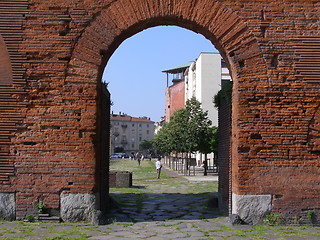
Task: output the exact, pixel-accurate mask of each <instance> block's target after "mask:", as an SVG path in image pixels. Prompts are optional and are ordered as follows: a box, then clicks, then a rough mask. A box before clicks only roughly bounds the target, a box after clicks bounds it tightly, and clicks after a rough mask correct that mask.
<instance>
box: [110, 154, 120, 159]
mask: <svg viewBox="0 0 320 240" xmlns="http://www.w3.org/2000/svg"><path fill="white" fill-rule="evenodd" d="M121 154H122V153H113V154H111V156H110V158H121V156H122V155H121Z"/></svg>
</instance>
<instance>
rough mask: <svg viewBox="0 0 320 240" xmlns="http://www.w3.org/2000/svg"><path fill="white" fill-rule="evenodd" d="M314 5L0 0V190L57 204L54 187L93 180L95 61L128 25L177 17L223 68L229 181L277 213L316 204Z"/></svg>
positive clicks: (85, 189) (317, 43)
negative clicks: (229, 83) (0, 52)
mask: <svg viewBox="0 0 320 240" xmlns="http://www.w3.org/2000/svg"><path fill="white" fill-rule="evenodd" d="M319 8H320V3H319V2H317V1H303V0H299V1H297V0H284V1H278V0H270V1H258V0H257V1H246V0H237V1H234V0H220V1H216V0H210V1H209V0H208V1H205V0H204V1H193V0H183V1H182V0H175V1H172V0H164V1H153V0H135V1H132V0H117V1H114V0H110V1H107V0H106V1H95V0H87V1H77V0H63V1H62V0H57V1H49V0H18V1H4V2H3V1H2V2H0V12H1V13H4V14H2V15H1V20H4V19H7V20H6V21H7V22H6V21H0V34H1V35H2V37H3V39H4V42H5V43H6V45H7V46H8V52H9V55H10V60H11V62H12V69H13V84H12V85H11V86H9V87H6V88H3V87H1V88H0V93H1V94H3V96H5V97H4V98H1V99H0V107H1V108H2V109H4V110H3V111H2V112H1V113H0V116H1V118H0V121H1V124H2V126H5V128H1V131H0V136H1V138H0V139H1V141H0V143H1V145H0V146H1V161H2V162H5V163H6V164H7V165H8V166H11V168H12V167H14V174H15V175H14V176H11V175H12V170H11V171H10V170H9V172H10V174H11V175H8V176H7V177H6V179H5V180H2V178H1V179H0V181H2V182H0V183H1V189H0V192H13V191H14V192H16V196H17V206H18V208H17V216H18V217H23V215H24V214H25V213H26V212H27V211H32V207H31V202H32V201H34V200H35V199H37V198H43V199H44V200H45V201H46V202H47V204H48V206H49V207H52V208H58V207H59V194H60V192H63V191H68V192H69V191H70V192H73V193H92V192H96V191H98V190H97V188H96V185H97V184H96V177H95V176H96V166H97V164H96V161H97V160H96V159H97V158H96V155H95V154H96V148H97V144H98V143H97V139H99V133H98V132H97V122H99V121H97V120H98V119H97V117H98V116H99V115H98V114H97V112H98V111H97V95H98V94H97V81H100V77H101V72H102V68H103V67H104V66H105V64H106V61H107V60H108V59H109V57H110V56H111V55H112V53H113V51H115V49H116V48H117V47H118V46H119V45H120V44H121V42H122V41H123V40H125V39H126V38H128V37H130V36H132V35H133V34H135V33H138V32H139V31H141V30H143V29H146V28H148V27H153V26H157V25H178V26H181V27H185V28H187V29H190V30H193V31H195V32H199V33H201V34H203V35H204V36H205V37H206V38H208V39H209V40H211V41H212V43H214V44H215V46H216V48H217V49H218V50H219V51H220V53H221V54H222V56H223V57H224V59H225V60H226V62H227V64H228V65H229V68H230V71H231V73H232V77H233V80H234V92H233V106H232V151H231V156H232V192H233V193H236V194H252V195H255V194H271V195H273V196H274V198H273V209H274V210H276V211H280V212H282V213H283V214H284V215H291V216H294V215H299V214H300V213H301V212H303V211H304V210H306V209H313V210H315V211H316V214H319V209H320V205H319V204H320V199H319V194H318V193H319V192H320V185H319V184H318V183H319V176H320V171H319V148H318V147H317V146H319V145H318V142H319V141H318V139H319V120H318V119H319V114H318V113H319V110H318V109H319V101H320V100H319V82H320V81H319V76H320V75H319V74H318V70H317V69H319V63H320V62H319V61H317V60H318V58H320V53H319V52H318V51H317V49H320V40H319V36H320V34H319V33H320V32H319V28H318V25H319V24H318V23H319V10H320V9H319ZM10 11H11V12H10ZM10 14H14V16H15V17H14V18H13V19H14V20H12V18H10V19H11V21H10V20H8V19H9V15H10ZM12 16H13V15H12ZM8 22H10V24H7V23H8ZM4 99H5V100H4ZM8 102H9V103H10V108H5V107H6V106H8ZM3 112H5V113H3ZM10 164H11V165H10ZM5 171H7V170H5Z"/></svg>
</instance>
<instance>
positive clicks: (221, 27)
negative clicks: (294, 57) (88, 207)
mask: <svg viewBox="0 0 320 240" xmlns="http://www.w3.org/2000/svg"><path fill="white" fill-rule="evenodd" d="M122 4H123V3H122V1H118V2H116V3H113V4H112V5H110V6H109V7H108V8H106V9H104V10H103V11H101V13H100V14H99V15H98V16H97V17H96V18H95V20H94V21H93V22H92V23H91V25H90V26H88V27H87V28H86V30H85V32H84V33H83V34H82V37H81V38H80V39H79V41H78V43H77V45H76V47H75V49H74V52H73V55H72V58H71V60H70V64H69V68H68V72H69V74H67V78H66V83H68V82H70V83H71V82H72V81H74V79H78V80H77V81H79V79H80V78H81V81H82V82H87V83H89V82H90V83H91V84H95V83H96V81H97V80H99V79H100V78H101V74H102V70H103V69H104V67H105V65H106V63H107V61H108V59H109V58H110V56H111V55H112V53H113V52H114V51H115V49H116V48H117V47H118V46H119V45H120V44H121V42H122V41H124V40H125V39H127V38H128V37H130V36H132V35H134V34H135V33H138V32H140V31H142V30H144V29H147V28H149V27H154V26H159V25H176V26H180V27H183V28H186V29H189V30H192V31H195V32H198V33H201V34H202V35H204V36H205V37H206V38H208V39H209V40H210V41H211V42H212V43H213V44H214V45H215V47H216V48H217V49H218V50H219V51H220V54H221V55H222V56H223V58H224V59H225V61H226V62H227V65H228V66H229V70H230V72H231V74H232V77H233V81H234V92H233V118H232V119H233V125H238V121H239V119H240V115H239V112H238V105H239V97H240V96H239V92H242V91H239V89H241V82H243V81H245V78H246V75H247V74H248V73H250V74H255V75H258V76H260V81H259V82H257V81H256V82H252V83H251V87H255V88H259V85H263V86H264V85H266V84H267V71H266V68H265V63H264V61H263V58H262V53H261V51H260V49H259V46H258V44H257V42H256V40H255V38H254V36H253V35H252V34H251V33H250V32H249V31H248V30H247V28H246V25H245V24H244V23H243V22H242V21H241V20H240V19H239V18H238V17H237V15H236V14H234V13H232V11H230V10H229V9H226V8H225V7H223V6H222V5H221V4H219V3H199V4H198V5H199V6H197V7H199V8H201V9H211V11H210V12H206V14H205V17H203V16H202V15H201V16H200V15H195V16H193V15H189V13H188V12H184V11H183V10H185V9H180V11H179V10H178V9H175V8H178V6H175V5H174V4H173V5H172V9H171V11H169V12H168V13H167V14H163V13H162V9H161V8H159V7H160V6H155V5H153V4H151V3H150V7H154V9H153V10H152V11H151V12H152V15H150V16H144V15H141V16H137V12H139V4H138V3H137V5H136V6H135V7H136V8H135V7H134V6H133V7H132V8H129V9H127V8H126V11H125V12H123V14H125V16H124V15H121V14H119V9H122V7H123V5H122ZM200 5H202V6H200ZM186 9H187V7H186ZM175 11H178V12H175ZM204 11H205V10H204ZM141 14H142V13H141ZM253 63H254V64H253ZM257 66H259V67H257ZM78 69H81V73H80V72H78ZM71 73H72V75H71ZM82 73H86V74H82ZM89 73H90V74H89ZM94 76H98V79H97V78H95V77H94ZM238 131H239V129H237V130H235V131H234V132H233V134H232V136H233V141H232V143H233V146H232V147H233V148H235V149H237V148H238V141H239V140H238V136H239V132H238ZM232 153H233V155H232V159H233V165H234V166H237V161H238V158H239V155H238V153H236V152H234V151H232ZM97 161H102V159H100V160H97ZM228 167H229V166H228ZM235 174H237V172H236V173H235ZM235 176H236V175H235ZM229 179H230V178H229V176H225V178H224V180H225V181H229ZM227 185H229V184H227ZM233 188H234V190H233V192H238V191H239V189H238V179H237V178H234V179H233ZM221 194H222V195H226V196H227V197H225V199H231V191H230V190H229V189H226V192H224V193H221ZM222 204H223V205H225V206H229V205H228V203H226V202H225V203H222ZM225 208H226V209H228V207H225ZM228 210H230V209H228Z"/></svg>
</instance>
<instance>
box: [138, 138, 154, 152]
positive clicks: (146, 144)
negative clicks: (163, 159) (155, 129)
mask: <svg viewBox="0 0 320 240" xmlns="http://www.w3.org/2000/svg"><path fill="white" fill-rule="evenodd" d="M151 148H152V140H151V141H148V140H143V141H142V142H141V143H140V145H139V149H140V150H150V149H151Z"/></svg>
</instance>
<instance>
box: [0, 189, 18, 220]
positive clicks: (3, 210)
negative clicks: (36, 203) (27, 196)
mask: <svg viewBox="0 0 320 240" xmlns="http://www.w3.org/2000/svg"><path fill="white" fill-rule="evenodd" d="M15 218H16V197H15V194H14V193H0V220H8V221H12V220H15Z"/></svg>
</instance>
